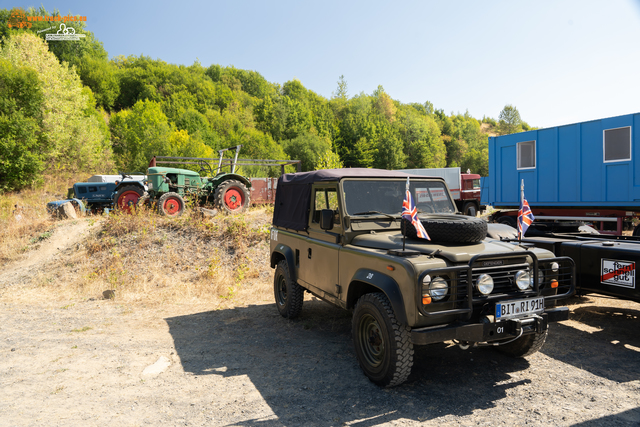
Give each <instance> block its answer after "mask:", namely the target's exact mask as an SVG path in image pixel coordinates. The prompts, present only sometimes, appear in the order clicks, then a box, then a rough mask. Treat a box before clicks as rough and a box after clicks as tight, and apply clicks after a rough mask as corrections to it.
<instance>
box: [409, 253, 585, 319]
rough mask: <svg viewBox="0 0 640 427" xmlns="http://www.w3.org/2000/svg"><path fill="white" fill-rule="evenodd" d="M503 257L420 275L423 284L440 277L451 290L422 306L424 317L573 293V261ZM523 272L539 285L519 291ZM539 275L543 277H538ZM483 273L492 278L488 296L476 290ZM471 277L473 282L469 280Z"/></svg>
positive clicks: (532, 257)
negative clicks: (491, 303) (492, 303)
mask: <svg viewBox="0 0 640 427" xmlns="http://www.w3.org/2000/svg"><path fill="white" fill-rule="evenodd" d="M502 256H503V258H495V257H485V256H479V257H476V259H474V260H472V263H471V266H472V267H470V266H469V265H467V266H459V267H450V268H441V269H434V270H428V271H425V272H424V273H423V274H421V275H420V280H421V281H422V280H424V278H425V276H426V275H429V276H430V279H434V278H435V277H441V278H443V279H444V280H445V281H446V282H447V284H448V285H449V288H448V293H447V295H446V297H445V298H443V299H441V300H439V301H435V300H433V301H432V302H431V303H430V304H427V305H422V306H421V312H422V314H424V315H429V316H431V315H437V313H438V312H440V313H442V314H463V313H467V314H468V315H470V313H471V311H472V310H473V306H474V305H482V304H484V303H486V302H488V301H498V300H503V299H505V298H506V299H515V298H522V297H533V296H535V295H540V296H544V297H545V298H546V299H551V300H554V299H559V298H564V297H567V296H569V295H570V294H571V293H572V292H573V289H574V276H575V267H574V263H573V260H571V259H570V258H567V257H562V258H553V259H545V260H538V259H537V258H536V257H535V255H534V254H533V253H531V254H530V258H529V261H530V262H527V260H525V259H524V258H523V257H522V256H519V257H514V256H513V255H511V256H508V255H507V254H502ZM554 264H557V266H554ZM555 267H557V268H555ZM522 270H524V271H527V272H529V275H530V277H534V276H535V277H536V280H535V281H537V282H538V283H537V285H536V284H535V283H534V284H533V286H531V288H529V289H526V290H524V291H522V290H520V289H519V288H518V286H517V285H516V281H515V275H516V273H517V272H518V271H522ZM539 272H541V273H542V274H543V276H539V275H538V274H539ZM482 274H488V275H490V276H491V278H492V279H493V285H494V286H493V292H491V293H490V294H489V295H483V294H481V293H480V292H479V291H478V290H477V289H476V287H475V285H476V282H477V280H478V277H479V276H480V275H482ZM469 275H470V276H471V282H469V280H468V278H469ZM540 279H541V280H540ZM552 280H553V281H554V284H555V282H557V287H552V286H551V284H552ZM419 288H421V287H419ZM469 293H471V295H469Z"/></svg>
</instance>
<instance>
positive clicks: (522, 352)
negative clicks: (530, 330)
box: [496, 329, 549, 358]
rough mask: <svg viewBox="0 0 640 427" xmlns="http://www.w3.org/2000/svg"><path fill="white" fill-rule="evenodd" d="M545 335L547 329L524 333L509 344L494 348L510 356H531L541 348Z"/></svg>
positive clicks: (547, 331)
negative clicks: (528, 333)
mask: <svg viewBox="0 0 640 427" xmlns="http://www.w3.org/2000/svg"><path fill="white" fill-rule="evenodd" d="M547 335H549V330H548V329H547V330H546V331H544V332H542V333H540V334H538V333H535V334H530V335H525V336H523V337H520V338H518V339H517V340H515V341H513V342H510V343H509V344H504V345H500V346H498V347H496V348H497V350H498V351H500V352H501V353H504V354H506V355H507V356H511V357H517V358H520V357H527V356H531V355H532V354H533V353H536V352H538V351H539V350H540V349H541V348H542V346H543V345H544V342H545V341H546V340H547Z"/></svg>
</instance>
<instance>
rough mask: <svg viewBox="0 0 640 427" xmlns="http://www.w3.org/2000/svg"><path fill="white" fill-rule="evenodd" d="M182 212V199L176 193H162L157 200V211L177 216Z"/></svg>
mask: <svg viewBox="0 0 640 427" xmlns="http://www.w3.org/2000/svg"><path fill="white" fill-rule="evenodd" d="M183 212H184V199H183V198H182V196H181V195H179V194H178V193H173V192H171V193H164V194H163V195H162V196H160V199H159V200H158V213H159V214H161V215H165V216H173V217H178V216H180V215H182V213H183Z"/></svg>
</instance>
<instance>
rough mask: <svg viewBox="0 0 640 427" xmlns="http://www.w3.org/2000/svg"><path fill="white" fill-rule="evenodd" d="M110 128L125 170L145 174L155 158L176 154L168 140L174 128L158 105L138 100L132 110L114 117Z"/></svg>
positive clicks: (114, 145)
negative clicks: (143, 172) (150, 162)
mask: <svg viewBox="0 0 640 427" xmlns="http://www.w3.org/2000/svg"><path fill="white" fill-rule="evenodd" d="M109 128H110V129H111V139H112V143H113V151H114V153H115V154H117V156H118V157H117V165H118V168H119V169H120V170H122V171H128V172H134V171H144V170H146V169H147V165H148V164H149V160H150V159H151V158H152V157H153V156H175V155H177V154H176V151H177V150H174V149H172V145H171V142H170V139H169V138H170V136H171V135H172V133H173V130H174V129H173V128H172V126H171V125H170V124H169V121H168V120H167V116H165V115H164V113H163V112H162V108H161V106H160V104H158V103H156V102H153V101H138V102H136V104H135V105H134V106H133V108H132V109H131V110H123V111H120V112H118V113H115V114H113V115H112V116H111V120H110V121H109Z"/></svg>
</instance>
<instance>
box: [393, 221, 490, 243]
mask: <svg viewBox="0 0 640 427" xmlns="http://www.w3.org/2000/svg"><path fill="white" fill-rule="evenodd" d="M402 222H403V223H404V227H403V232H404V234H405V235H406V236H407V237H409V238H412V239H417V238H418V233H417V232H416V228H415V227H414V226H413V224H411V222H410V221H407V220H406V219H403V220H402ZM420 222H421V223H422V226H423V227H424V229H425V230H426V231H427V234H428V235H429V237H430V238H431V241H432V242H438V243H465V244H468V243H478V242H481V241H482V240H484V239H485V237H487V222H486V221H485V220H483V219H480V218H474V217H470V216H464V215H438V216H435V215H434V216H430V217H428V218H420Z"/></svg>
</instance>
